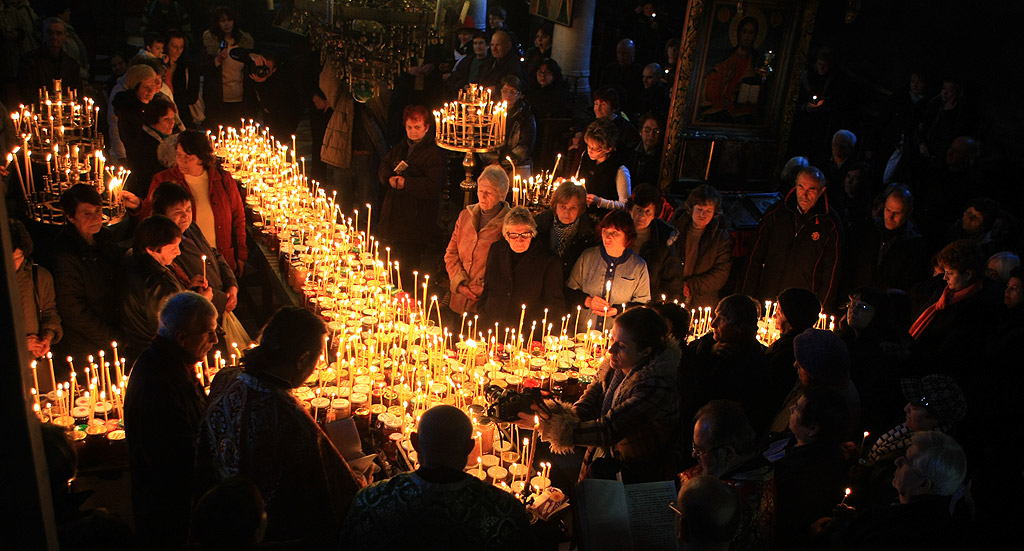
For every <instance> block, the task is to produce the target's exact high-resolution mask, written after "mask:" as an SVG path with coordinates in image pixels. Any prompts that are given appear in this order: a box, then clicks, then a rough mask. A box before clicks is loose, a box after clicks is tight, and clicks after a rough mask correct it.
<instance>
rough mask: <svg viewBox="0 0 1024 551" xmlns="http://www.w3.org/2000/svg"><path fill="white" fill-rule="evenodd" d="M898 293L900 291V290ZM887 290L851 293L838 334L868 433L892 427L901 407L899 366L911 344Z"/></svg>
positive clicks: (857, 290)
mask: <svg viewBox="0 0 1024 551" xmlns="http://www.w3.org/2000/svg"><path fill="white" fill-rule="evenodd" d="M897 292H898V291H897ZM892 302H894V301H890V300H889V295H888V294H887V293H886V291H883V290H881V289H877V288H875V287H860V288H858V289H856V290H854V291H853V292H852V293H850V301H849V302H848V303H847V304H846V307H845V308H846V315H844V316H842V318H840V319H839V321H838V323H837V325H838V328H837V329H836V334H838V335H839V337H840V338H842V339H843V342H845V343H846V348H847V349H848V350H849V351H850V379H851V380H852V381H853V384H854V385H856V387H857V390H858V391H859V392H860V395H861V404H862V406H863V410H862V411H863V418H862V419H861V422H862V423H863V425H864V430H867V431H869V432H871V433H877V432H878V431H881V430H885V429H886V428H888V426H889V424H890V422H891V421H892V416H891V415H890V412H892V411H893V409H894V408H896V407H898V406H899V404H900V400H901V396H900V393H899V369H898V368H899V365H900V361H901V357H902V356H903V355H905V353H906V346H907V344H908V343H906V342H903V341H904V339H902V338H901V335H900V331H899V330H898V329H897V325H896V322H895V320H896V319H897V318H898V317H899V316H894V315H893V312H894V311H895V309H897V308H898V306H897V304H891V303H892Z"/></svg>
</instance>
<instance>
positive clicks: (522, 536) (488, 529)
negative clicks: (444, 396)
mask: <svg viewBox="0 0 1024 551" xmlns="http://www.w3.org/2000/svg"><path fill="white" fill-rule="evenodd" d="M472 433H473V425H472V423H470V420H469V418H468V417H466V414H465V413H462V411H461V410H459V409H457V408H454V407H452V406H434V407H433V408H430V409H429V410H427V412H426V413H424V414H423V417H422V418H421V419H420V423H419V426H418V427H417V432H415V433H413V434H412V445H413V448H415V449H416V453H417V454H418V455H419V462H420V467H419V468H418V469H416V470H415V471H413V472H411V473H402V474H399V475H396V476H394V477H392V478H390V479H388V480H384V481H381V482H377V483H375V484H372V485H370V486H368V487H367V488H365V489H363V490H362V491H360V492H359V493H358V494H356V497H355V501H354V502H353V504H352V508H351V509H350V510H349V514H348V518H347V519H346V521H345V526H344V528H343V529H342V541H343V542H345V545H347V546H349V548H350V549H414V548H415V549H452V548H467V549H468V548H474V549H532V548H533V545H532V544H533V536H532V534H531V533H530V524H529V520H528V519H527V517H526V509H525V508H524V507H523V505H522V503H520V502H519V501H518V500H516V499H515V498H514V497H512V495H511V494H509V493H507V492H504V491H502V490H500V489H498V488H496V487H494V486H492V485H490V484H486V483H484V482H482V481H480V480H478V479H477V478H476V477H474V476H472V475H470V474H468V473H466V472H465V467H466V459H467V458H468V457H469V453H470V452H471V451H472V450H473V446H474V441H473V437H472Z"/></svg>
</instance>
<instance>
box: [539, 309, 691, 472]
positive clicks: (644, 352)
mask: <svg viewBox="0 0 1024 551" xmlns="http://www.w3.org/2000/svg"><path fill="white" fill-rule="evenodd" d="M609 342H610V345H609V347H608V356H607V357H606V358H605V359H604V361H602V362H601V366H600V368H599V369H598V374H597V377H596V379H595V380H594V383H593V384H591V385H590V386H589V387H588V388H587V391H586V392H585V393H584V394H583V396H582V397H581V398H580V399H579V401H577V402H576V403H575V404H573V405H572V406H570V405H568V404H565V403H562V402H556V401H552V400H546V401H545V403H544V407H539V406H534V408H535V409H536V410H537V411H538V415H539V416H540V417H541V419H542V420H541V434H543V437H542V438H543V439H544V440H545V441H547V442H549V443H550V444H551V449H552V451H554V452H555V453H571V452H572V451H573V448H574V447H575V446H586V447H587V453H586V456H585V457H584V462H583V468H582V469H581V471H580V479H583V478H588V477H590V478H615V475H616V474H617V473H618V472H619V471H621V473H622V481H623V482H625V483H634V482H650V481H656V480H671V479H672V477H673V476H674V475H675V469H674V468H673V467H674V463H673V460H672V458H673V454H672V453H669V452H670V451H672V450H674V448H675V440H676V437H677V436H678V432H677V431H678V426H679V397H678V395H677V394H676V375H677V372H678V369H679V358H680V351H679V345H678V343H676V342H675V341H674V340H672V339H670V338H669V336H668V325H666V323H665V320H664V319H663V318H662V317H661V315H659V314H658V313H657V312H655V311H654V310H652V309H650V308H643V307H641V308H632V309H630V310H627V311H625V312H623V313H622V315H621V316H619V317H618V318H616V320H615V325H614V326H613V327H612V330H611V337H610V341H609ZM519 415H520V418H521V419H523V421H521V422H525V423H532V422H533V416H532V415H528V414H525V413H520V414H519Z"/></svg>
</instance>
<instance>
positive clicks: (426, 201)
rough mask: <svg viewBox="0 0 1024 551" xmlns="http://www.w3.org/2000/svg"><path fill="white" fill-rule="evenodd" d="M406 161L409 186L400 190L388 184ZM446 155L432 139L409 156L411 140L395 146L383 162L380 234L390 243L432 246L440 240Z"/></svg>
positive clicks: (415, 148)
mask: <svg viewBox="0 0 1024 551" xmlns="http://www.w3.org/2000/svg"><path fill="white" fill-rule="evenodd" d="M402 161H405V164H407V165H408V167H407V168H406V169H405V170H403V171H402V174H401V176H403V177H404V178H405V186H404V187H403V188H402V189H396V188H393V187H391V186H390V185H389V184H388V179H390V178H391V177H392V176H395V175H396V174H397V173H396V172H395V166H397V165H398V163H400V162H402ZM445 165H446V163H445V154H444V151H442V150H441V148H440V147H438V146H437V144H436V143H434V141H433V140H432V139H431V138H430V137H426V138H424V139H423V140H422V141H421V142H420V143H419V144H417V145H416V147H414V148H412V153H411V154H410V153H409V141H408V140H402V141H400V142H398V144H397V145H395V147H394V148H392V149H391V151H389V152H388V154H387V156H385V157H384V160H383V161H382V162H381V163H380V168H379V169H378V170H377V177H378V178H379V179H380V183H381V185H382V186H384V190H385V193H384V203H383V205H382V208H381V212H382V213H383V214H382V215H381V223H380V235H381V237H382V238H384V239H386V240H389V241H393V242H394V241H401V242H403V244H406V245H408V244H422V245H430V244H432V243H434V242H436V241H437V240H438V238H439V237H440V235H439V234H440V229H439V228H438V227H437V210H438V209H439V208H440V203H441V188H442V187H443V186H444V182H445V168H446V166H445Z"/></svg>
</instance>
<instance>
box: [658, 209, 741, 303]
mask: <svg viewBox="0 0 1024 551" xmlns="http://www.w3.org/2000/svg"><path fill="white" fill-rule="evenodd" d="M672 224H673V225H674V226H675V228H676V231H678V232H679V237H677V238H676V240H675V243H674V247H675V251H676V255H677V256H678V257H679V261H680V263H681V265H682V264H685V262H686V236H687V234H689V232H690V231H691V230H692V229H693V225H692V222H691V218H690V215H689V213H687V212H686V210H685V209H680V210H679V214H677V215H676V216H674V217H673V219H672ZM723 225H724V224H723V222H722V219H721V218H719V217H716V218H714V219H713V220H711V222H710V223H709V224H708V225H707V227H705V228H704V233H703V234H702V235H701V236H700V242H699V243H698V245H697V260H696V262H695V263H694V265H693V270H692V271H693V273H692V274H690V277H684V278H683V282H684V283H686V286H687V287H689V289H690V296H688V297H685V298H684V299H683V301H684V302H685V303H686V304H687V305H692V306H701V307H704V306H710V307H712V308H714V307H715V305H717V304H718V299H719V296H718V292H719V291H720V290H721V289H722V287H725V283H726V281H727V280H728V279H729V270H730V269H732V238H731V237H730V236H729V232H728V231H726V229H725V228H724V227H722V226H723ZM680 271H682V269H681V270H680ZM680 295H682V292H680Z"/></svg>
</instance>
